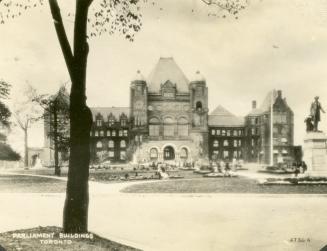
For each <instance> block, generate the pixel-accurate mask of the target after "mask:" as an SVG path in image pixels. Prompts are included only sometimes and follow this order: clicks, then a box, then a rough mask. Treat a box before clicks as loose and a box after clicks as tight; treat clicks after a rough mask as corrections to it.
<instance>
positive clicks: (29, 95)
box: [13, 85, 42, 167]
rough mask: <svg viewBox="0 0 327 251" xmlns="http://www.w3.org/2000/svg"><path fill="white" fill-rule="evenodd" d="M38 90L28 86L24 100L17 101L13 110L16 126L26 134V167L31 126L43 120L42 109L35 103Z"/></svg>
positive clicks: (25, 164)
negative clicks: (34, 98)
mask: <svg viewBox="0 0 327 251" xmlns="http://www.w3.org/2000/svg"><path fill="white" fill-rule="evenodd" d="M35 93H36V90H35V89H34V88H33V87H32V86H31V85H27V86H26V89H25V90H24V99H20V101H17V102H16V103H15V105H14V108H13V114H14V117H15V119H16V124H17V125H18V127H19V128H20V129H21V130H22V131H23V133H24V166H25V167H28V131H29V129H30V127H31V125H32V124H33V123H34V122H36V121H38V120H39V119H40V118H41V116H42V115H41V109H39V107H38V106H37V105H36V104H35V103H34V102H33V97H34V96H35Z"/></svg>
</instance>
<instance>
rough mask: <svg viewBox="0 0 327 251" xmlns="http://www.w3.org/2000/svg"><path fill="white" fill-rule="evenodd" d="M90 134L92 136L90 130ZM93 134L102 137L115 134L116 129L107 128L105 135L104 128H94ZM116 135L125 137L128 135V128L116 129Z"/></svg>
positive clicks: (114, 135)
mask: <svg viewBox="0 0 327 251" xmlns="http://www.w3.org/2000/svg"><path fill="white" fill-rule="evenodd" d="M90 135H91V136H93V132H92V131H91V133H90ZM94 136H95V137H104V136H109V137H110V136H113V137H116V136H117V132H116V130H107V132H106V135H105V131H104V130H95V131H94ZM118 136H119V137H123V136H124V137H127V136H128V130H118Z"/></svg>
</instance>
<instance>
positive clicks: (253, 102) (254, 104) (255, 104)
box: [252, 100, 257, 109]
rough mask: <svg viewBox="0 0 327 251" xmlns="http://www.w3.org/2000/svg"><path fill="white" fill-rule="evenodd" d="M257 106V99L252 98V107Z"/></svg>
mask: <svg viewBox="0 0 327 251" xmlns="http://www.w3.org/2000/svg"><path fill="white" fill-rule="evenodd" d="M256 108H257V101H255V100H253V101H252V109H256Z"/></svg>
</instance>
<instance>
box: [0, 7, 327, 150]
mask: <svg viewBox="0 0 327 251" xmlns="http://www.w3.org/2000/svg"><path fill="white" fill-rule="evenodd" d="M95 1H96V0H95ZM61 2H63V1H61ZM72 2H73V1H72ZM156 2H157V3H158V4H157V5H155V6H152V5H151V4H147V5H145V6H143V10H142V12H143V28H142V30H141V31H140V32H139V33H138V34H137V35H136V39H135V41H134V42H133V43H131V42H129V41H126V40H125V39H123V38H122V37H121V36H118V35H115V36H109V35H104V36H102V37H100V38H95V39H92V40H90V41H89V43H90V54H89V63H88V73H87V96H88V104H89V106H128V105H129V86H130V81H131V80H132V78H133V76H134V75H135V73H136V71H137V70H141V72H142V74H143V75H144V76H145V77H147V76H148V74H149V73H150V71H151V70H152V68H153V67H154V65H155V63H156V62H157V60H158V59H159V57H160V56H172V57H174V58H175V61H176V62H177V64H179V66H180V67H181V69H182V70H183V71H184V73H185V74H186V76H187V77H188V78H189V79H191V78H192V76H193V75H194V73H195V71H197V70H200V71H201V73H202V75H204V77H205V78H206V81H207V86H208V88H209V108H210V110H211V111H212V110H213V109H214V108H215V107H216V106H218V105H219V104H221V105H222V106H224V107H225V108H227V109H228V110H229V111H231V112H232V113H234V114H236V115H240V116H244V115H246V114H247V113H248V112H249V111H250V108H251V101H252V100H257V101H258V103H259V105H260V103H261V102H262V100H263V99H264V97H265V96H266V94H267V93H268V92H269V91H270V90H271V89H274V88H275V89H281V90H282V91H283V95H284V96H285V97H286V99H287V102H288V104H289V105H290V107H291V108H292V109H293V111H294V115H295V120H294V122H295V143H296V144H302V140H303V135H304V130H305V126H304V123H303V120H304V117H305V116H306V115H307V114H308V110H309V106H310V103H311V101H312V100H313V97H314V96H316V95H319V96H320V98H321V102H322V104H323V105H325V107H326V110H327V85H326V81H327V71H326V70H325V69H326V66H327V3H325V1H323V0H311V1H306V0H289V1H285V0H262V1H260V0H252V1H250V5H249V7H248V8H247V9H246V10H245V11H243V12H242V13H241V15H240V16H239V18H238V19H237V20H236V19H235V18H233V17H228V18H226V19H223V18H217V17H212V16H211V15H208V14H209V13H211V12H213V8H212V7H208V6H205V5H204V4H203V3H202V2H201V1H200V0H178V1H176V0H175V1H174V0H160V1H156ZM65 4H67V1H66V3H65ZM64 7H65V8H63V10H62V12H63V14H64V15H65V18H64V19H65V25H66V28H67V32H68V33H70V34H71V31H72V27H73V23H72V20H71V19H70V18H69V17H68V16H67V15H66V14H67V13H68V12H69V8H67V6H64ZM192 10H193V12H192ZM0 32H1V37H2V39H1V42H0V45H1V46H0V78H2V79H4V80H6V81H8V82H10V83H11V84H12V85H13V90H12V101H14V100H15V99H17V97H18V96H19V93H20V89H21V87H22V86H23V85H24V83H25V82H26V81H28V82H29V83H31V84H32V85H33V86H34V87H36V88H37V89H38V90H39V92H40V93H53V92H54V91H55V90H56V89H57V88H58V86H59V85H60V84H62V83H63V82H66V81H67V80H68V79H69V77H68V75H67V70H66V67H65V64H64V60H63V57H62V54H61V51H60V47H59V43H58V41H57V38H56V34H55V30H54V27H53V24H52V20H51V17H50V13H49V10H48V6H44V7H42V8H37V9H34V10H32V11H28V12H26V13H24V15H23V17H20V18H18V19H15V20H13V21H10V22H9V23H7V24H5V25H2V26H0ZM70 37H71V35H70ZM322 120H323V121H322V123H321V129H323V130H327V115H326V116H323V118H322ZM11 140H12V141H13V143H14V144H15V146H20V145H21V142H22V138H17V137H16V138H15V137H11ZM30 144H31V145H32V146H42V145H43V130H42V127H40V126H38V127H35V128H34V129H33V130H32V136H31V139H30Z"/></svg>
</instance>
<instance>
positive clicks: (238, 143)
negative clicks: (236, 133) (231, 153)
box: [212, 139, 242, 147]
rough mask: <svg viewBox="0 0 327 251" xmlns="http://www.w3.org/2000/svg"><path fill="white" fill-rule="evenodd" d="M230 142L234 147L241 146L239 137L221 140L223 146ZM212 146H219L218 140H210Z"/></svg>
mask: <svg viewBox="0 0 327 251" xmlns="http://www.w3.org/2000/svg"><path fill="white" fill-rule="evenodd" d="M230 143H231V144H233V146H234V147H240V146H242V141H241V140H240V139H234V140H233V141H231V142H230V141H228V140H227V139H225V140H224V141H223V146H229V145H230ZM212 146H213V147H219V141H218V140H214V141H213V142H212Z"/></svg>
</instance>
